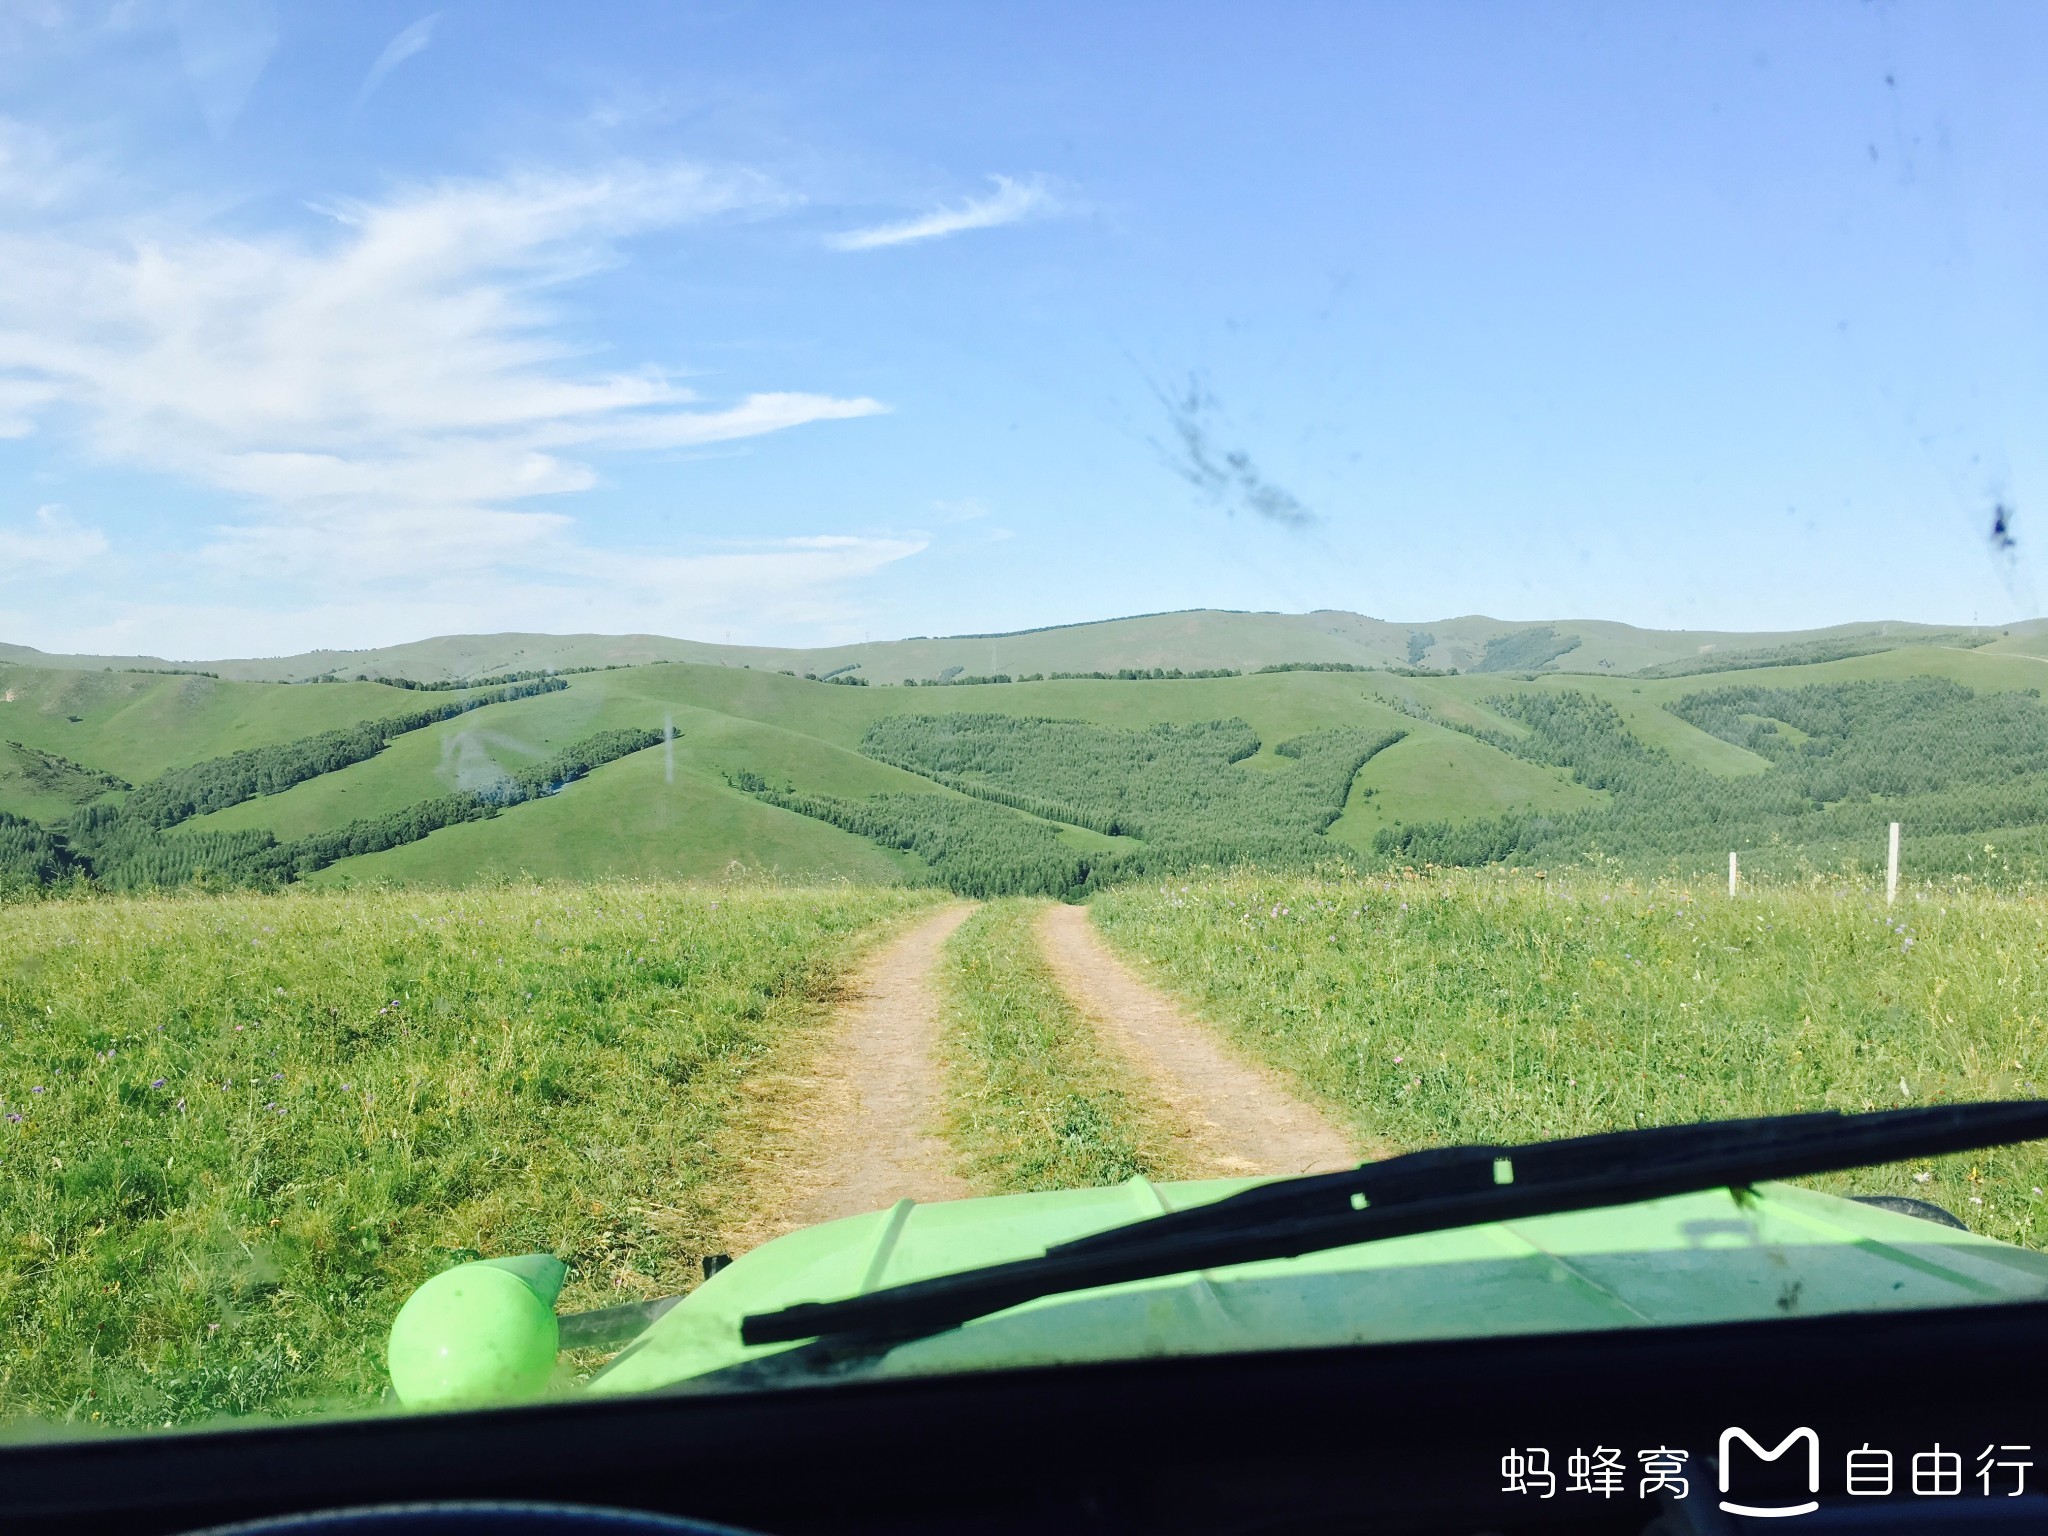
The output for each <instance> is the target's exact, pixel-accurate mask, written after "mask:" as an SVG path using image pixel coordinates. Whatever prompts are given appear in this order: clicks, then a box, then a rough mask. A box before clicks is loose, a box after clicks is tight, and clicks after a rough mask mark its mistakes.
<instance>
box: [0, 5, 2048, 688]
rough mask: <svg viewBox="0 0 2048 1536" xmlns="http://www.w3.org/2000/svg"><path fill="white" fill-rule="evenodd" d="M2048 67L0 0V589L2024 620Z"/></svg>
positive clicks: (1303, 17) (215, 616)
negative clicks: (2010, 542)
mask: <svg viewBox="0 0 2048 1536" xmlns="http://www.w3.org/2000/svg"><path fill="white" fill-rule="evenodd" d="M2044 61H2048V10H2043V9H2042V8H2040V7H2037V6H2021V5H2014V6H2007V7H2001V6H1998V5H1991V4H1984V5H1973V6H1967V7H1965V6H1953V5H1925V6H1913V5H1874V4H1857V5H1849V4H1842V5H1809V6H1789V7H1788V6H1782V5H1756V6H1741V5H1728V4H1718V3H1717V4H1713V5H1703V6H1698V7H1687V6H1681V5H1662V6H1648V7H1645V6H1639V5H1612V6H1600V5H1552V6H1541V5H1528V6H1510V5H1499V4H1487V5H1460V4H1455V3H1452V4H1426V5H1425V4H1419V3H1418V4H1410V5H1388V6H1373V5H1366V4H1345V5H1329V6H1314V5H1293V6H1290V5H1270V4H1269V5H1260V6H1249V5H1233V6H1206V5H1199V4H1187V3H1175V4H1164V3H1162V4H1147V5H1139V4H1132V5H1124V6H1112V7H1104V6H1100V5H1092V4H1091V5H1084V4H1075V5H1067V6H1063V5H1056V4H1038V5H1030V6H1021V5H1020V6H1007V5H1002V4H994V3H990V4H977V5H972V6H960V5H951V4H944V5H941V4H932V5H916V4H910V3H891V4H886V5H873V6H862V5H855V4H837V5H825V4H811V5H771V4H761V5H747V4H702V5H691V4H684V3H662V4H633V3H626V0H612V3H607V4H605V5H602V6H567V5H559V4H552V3H547V4H518V3H507V0H493V3H490V4H481V3H475V4H465V3H459V0H450V3H443V4H440V5H439V6H438V7H433V6H426V5H421V4H417V3H407V4H396V5H393V4H385V3H381V0H358V3H353V4H350V5H347V6H314V5H289V4H272V3H268V0H218V3H207V0H181V3H169V0H121V3H115V4H91V3H79V4H58V3H51V4H39V3H37V0H19V3H16V4H13V5H10V6H8V7H6V8H5V9H4V10H0V434H4V436H0V487H4V490H5V494H4V497H0V639H7V640H12V641H16V642H21V643H28V644H33V645H38V646H43V647H45V648H50V649H64V650H118V651H126V650H148V651H155V652H158V653H162V654H168V655H174V656H186V657H198V656H209V655H229V654H275V653H281V652H289V651H296V650H300V649H305V648H308V647H311V646H315V645H373V644H383V643H389V642H393V641H398V640H404V639H411V638H417V637H419V636H422V635H427V634H433V633H444V632H451V631H469V630H497V629H543V630H556V631H567V630H602V631H613V632H617V631H627V630H643V631H656V632H662V633H669V634H678V635H687V636H692V637H697V638H705V639H713V640H717V639H724V638H726V637H728V636H730V637H731V638H732V639H733V640H735V641H740V640H746V641H757V642H779V643H792V644H809V643H822V642H829V641H838V640H845V639H858V638H861V637H862V636H865V635H872V636H875V637H877V638H880V637H884V636H892V635H902V634H916V633H933V634H935V633H947V632H957V631H968V630H989V629H1003V628H1012V627H1022V626H1028V625H1034V624H1046V623H1058V622H1066V621H1072V620H1079V619H1087V618H1095V617H1105V616H1109V615H1114V614H1119V613H1130V612H1143V611H1151V610H1158V609H1167V608H1183V607H1194V606H1208V605H1213V606H1220V607H1233V608H1282V609H1302V608H1310V607H1342V608H1352V609H1357V610H1359V611H1362V612H1366V613H1370V614H1374V615H1376V616H1379V617H1384V618H1392V619H1397V620H1399V619H1430V618H1438V617H1445V616H1449V615H1452V614H1457V613H1470V612H1486V613H1492V614H1495V615H1498V616H1502V617H1510V618H1519V617H1528V618H1536V617H1556V616H1572V617H1605V618H1617V619H1623V620H1627V621H1630V622H1634V623H1639V624H1646V625H1656V626H1668V627H1701V628H1704V627H1725V628H1779V627H1797V626H1806V625H1816V624H1826V623H1833V622H1839V621H1844V620H1849V619H1858V618H1878V617H1899V618H1914V619H1925V620H1933V621H1960V622H1968V621H1970V620H1972V619H1973V618H1974V619H1980V620H1982V621H1984V622H1993V621H2003V620H2007V619H2011V618H2015V617H2020V616H2028V615H2032V614H2033V613H2035V612H2036V611H2037V607H2038V602H2037V596H2036V585H2035V577H2034V575H2033V567H2034V563H2035V560H2036V555H2035V552H2034V540H2035V537H2036V534H2037V531H2038V529H2039V527H2040V525H2039V524H2037V522H2036V520H2035V512H2036V509H2037V506H2038V496H2039V490H2040V487H2041V486H2042V485H2043V484H2044V483H2048V482H2044V479H2043V472H2044V469H2048V465H2044V464H2043V463H2042V455H2043V440H2044V438H2043V433H2042V430H2041V427H2042V424H2043V422H2044V421H2048V410H2044V407H2048V347H2044V343H2048V314H2044V295H2048V286H2044V281H2043V279H2044V276H2048V274H2044V271H2043V257H2044V240H2043V234H2044V209H2048V196H2044V194H2048V174H2044V171H2048V95H2044V93H2042V92H2041V91H2039V90H2038V89H2037V88H2036V87H2037V83H2038V80H2039V77H2040V72H2041V69H2042V67H2043V64H2044ZM1998 505H2004V506H2006V507H2007V508H2009V509H2010V512H2011V515H2010V518H2009V526H2010V529H2011V533H2012V535H2013V538H2014V539H2015V540H2016V544H2015V546H2014V547H2011V548H1999V547H1996V543H1995V541H1993V540H1992V539H1990V538H1989V536H1988V535H1989V531H1990V528H1991V523H1992V517H1993V509H1994V507H1996V506H1998Z"/></svg>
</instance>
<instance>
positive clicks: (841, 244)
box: [826, 176, 1059, 251]
mask: <svg viewBox="0 0 2048 1536" xmlns="http://www.w3.org/2000/svg"><path fill="white" fill-rule="evenodd" d="M990 180H992V181H993V182H995V184H996V189H995V191H993V192H991V193H989V194H988V196H986V197H977V198H971V199H969V200H968V201H967V202H964V203H961V204H960V205H958V206H957V207H952V208H935V209H933V210H932V211H931V212H930V213H925V214H919V215H918V216H917V217H916V218H914V219H905V220H903V221H902V222H901V223H897V224H877V225H874V226H873V227H872V228H869V229H854V230H848V231H846V232H845V233H843V234H837V235H832V236H829V237H828V238H827V240H826V244H828V245H830V246H831V247H832V248H833V249H834V250H838V251H872V250H875V249H877V248H878V247H881V246H885V245H908V244H910V243H911V242H912V241H915V240H938V239H942V238H944V237H945V236H947V235H958V234H963V233H965V232H966V231H968V230H971V229H994V228H996V227H997V226H998V225H1001V224H1015V223H1018V222H1019V221H1021V220H1024V219H1030V218H1042V217H1044V216H1045V215H1047V214H1050V213H1054V212H1056V211H1058V207H1059V202H1058V199H1057V198H1055V197H1054V196H1053V193H1052V189H1051V188H1050V187H1049V186H1047V185H1046V181H1045V178H1044V177H1042V176H1033V177H1030V178H1028V179H1026V180H1023V181H1017V180H1013V179H1011V178H1010V177H1008V176H994V177H991V178H990Z"/></svg>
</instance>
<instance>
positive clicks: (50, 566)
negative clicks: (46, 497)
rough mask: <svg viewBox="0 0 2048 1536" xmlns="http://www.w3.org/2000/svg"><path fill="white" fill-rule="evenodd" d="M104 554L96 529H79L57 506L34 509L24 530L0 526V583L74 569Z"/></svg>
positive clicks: (103, 538) (104, 544)
mask: <svg viewBox="0 0 2048 1536" xmlns="http://www.w3.org/2000/svg"><path fill="white" fill-rule="evenodd" d="M106 552H107V540H106V536H105V535H104V534H102V533H101V532H100V531H99V530H98V529H97V528H81V527H79V526H78V524H77V523H75V522H73V521H72V519H71V514H70V513H68V512H66V511H65V510H64V509H63V508H62V507H60V506H56V505H54V504H53V505H50V506H44V507H37V508H36V513H35V521H34V522H33V523H32V524H31V525H30V526H29V527H27V528H9V527H6V526H5V525H0V582H4V581H8V580H11V579H14V578H17V577H24V576H38V577H40V576H49V575H55V574H57V573H60V572H63V571H73V570H77V569H78V568H79V567H80V566H82V565H85V564H87V563H88V562H89V561H92V560H95V559H97V558H99V557H100V556H101V555H103V554H105V553H106Z"/></svg>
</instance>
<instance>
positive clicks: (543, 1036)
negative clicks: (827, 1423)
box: [0, 884, 921, 1426]
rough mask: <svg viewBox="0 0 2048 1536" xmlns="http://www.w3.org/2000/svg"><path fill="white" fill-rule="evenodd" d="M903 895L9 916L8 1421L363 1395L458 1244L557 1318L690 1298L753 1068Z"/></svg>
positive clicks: (775, 892)
mask: <svg viewBox="0 0 2048 1536" xmlns="http://www.w3.org/2000/svg"><path fill="white" fill-rule="evenodd" d="M920 900H921V898H920V897H918V896H915V895H912V894H910V893H906V892H901V891H892V890H888V889H884V888H876V887H868V888H858V887H840V888H835V889H830V890H805V889H774V888H762V887H751V888H750V887H747V886H734V887H727V888H722V889H721V888H718V887H696V888H692V887H685V886H678V885H628V884H607V885H591V886H559V885H555V886H522V887H499V888H489V889H477V890H472V891H468V892H465V893H462V894H459V895H455V894H436V893H417V892H392V891H386V892H375V893H355V894H352V895H349V896H347V897H337V896H332V895H321V894H317V893H311V892H295V893H290V894H287V895H284V896H270V897H258V896H237V897H216V898H197V897H182V898H164V899H154V900H139V899H117V898H98V899H89V900H61V901H46V902H33V903H27V904H23V905H15V906H7V907H0V1101H4V1102H0V1113H4V1115H5V1116H6V1117H7V1118H5V1119H0V1418H19V1417H21V1416H24V1415H29V1416H34V1417H38V1418H43V1419H48V1420H59V1421H66V1422H89V1423H105V1424H110V1425H124V1426H154V1425H165V1424H177V1423H189V1422H194V1421H199V1420H204V1419H207V1418H210V1417H213V1416H216V1415H220V1414H245V1413H254V1412H277V1411H287V1410H305V1409H309V1408H313V1407H344V1408H345V1407H363V1406H368V1405H370V1404H371V1403H373V1402H374V1401H375V1400H376V1397H377V1394H378V1392H379V1391H380V1389H381V1382H382V1339H383V1336H384V1333H385V1330H386V1329H387V1328H388V1326H389V1323H390V1320H391V1317H392V1315H393V1312H394V1310H395V1309H396V1306H397V1304H398V1302H399V1301H400V1300H401V1299H402V1298H403V1297H404V1296H405V1295H406V1294H407V1293H408V1292H409V1290H410V1289H411V1288H412V1287H413V1286H415V1285H416V1284H418V1282H419V1281H420V1280H422V1279H424V1278H425V1277H426V1276H427V1275H429V1274H431V1273H433V1272H435V1271H436V1270H438V1269H440V1268H443V1267H445V1266H446V1265H447V1264H448V1263H450V1262H452V1261H454V1259H456V1258H457V1257H459V1256H461V1255H462V1254H463V1253H464V1252H466V1251H468V1250H476V1251H478V1252H482V1253H489V1254H503V1253H521V1252H532V1251H538V1250H543V1249H545V1250H550V1251H552V1252H554V1253H556V1254H558V1255H559V1256H561V1257H562V1258H564V1259H566V1260H568V1261H569V1263H570V1266H571V1279H570V1285H569V1289H568V1291H567V1292H566V1293H565V1295H564V1298H563V1303H562V1305H563V1308H564V1310H575V1309H577V1308H581V1307H589V1306H593V1305H602V1304H605V1303H607V1302H612V1301H617V1300H621V1299H631V1298H637V1297H640V1296H652V1295H660V1294H664V1293H670V1292H674V1291H676V1290H679V1289H682V1288H684V1287H685V1286H686V1285H687V1283H688V1282H689V1280H690V1278H691V1277H692V1275H693V1273H694V1269H695V1266H696V1263H697V1261H698V1259H699V1257H700V1256H701V1255H702V1253H704V1252H705V1251H706V1249H707V1246H708V1245H710V1244H711V1243H712V1242H713V1241H714V1239H715V1233H716V1231H717V1230H718V1227H719V1214H718V1213H719V1201H720V1199H721V1196H723V1197H724V1198H726V1199H728V1200H730V1199H733V1198H736V1196H735V1195H734V1194H733V1193H732V1192H733V1191H734V1190H735V1189H738V1188H741V1187H743V1186H742V1184H741V1169H742V1154H743V1153H744V1151H745V1148H744V1146H743V1145H742V1143H743V1141H744V1120H743V1117H742V1111H741V1108H740V1106H741V1105H743V1104H744V1103H745V1102H746V1099H747V1085H748V1083H749V1080H750V1079H753V1078H756V1077H760V1076H763V1075H764V1073H765V1068H766V1066H767V1064H768V1063H769V1062H770V1061H771V1060H772V1059H773V1058H774V1056H775V1054H776V1053H777V1052H778V1051H780V1050H784V1049H789V1048H792V1046H791V1042H793V1041H800V1040H802V1039H804V1038H808V1036H807V1035H806V1032H807V1031H808V1030H810V1029H812V1028H813V1026H815V1025H816V1024H817V1023H818V1021H819V1020H820V1019H821V1018H822V1008H821V1005H822V1004H823V1003H824V1002H825V1001H827V1000H828V999H829V998H830V997H831V995H832V994H833V992H834V990H835V987H836V985H837V983H838V978H839V977H840V975H841V974H842V973H843V972H844V971H845V969H846V968H847V966H848V965H849V964H851V963H852V962H853V961H854V960H855V959H856V958H857V956H858V954H859V953H860V952H861V951H862V950H863V949H864V948H865V947H866V945H867V944H868V943H869V942H870V941H871V939H872V938H873V937H875V936H876V935H877V934H878V933H879V932H880V931H881V929H882V926H883V925H885V924H887V923H888V922H889V921H890V920H891V919H893V918H895V917H897V916H899V915H901V914H904V913H905V912H907V911H908V910H910V909H911V908H913V907H915V906H916V905H917V904H918V903H919V901H920ZM16 1117H19V1118H16Z"/></svg>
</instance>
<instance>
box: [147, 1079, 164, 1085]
mask: <svg viewBox="0 0 2048 1536" xmlns="http://www.w3.org/2000/svg"><path fill="white" fill-rule="evenodd" d="M163 1085H164V1080H163V1079H162V1078H160V1077H159V1078H157V1079H155V1080H154V1081H153V1082H151V1083H150V1085H149V1086H150V1087H152V1088H161V1087H163Z"/></svg>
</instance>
